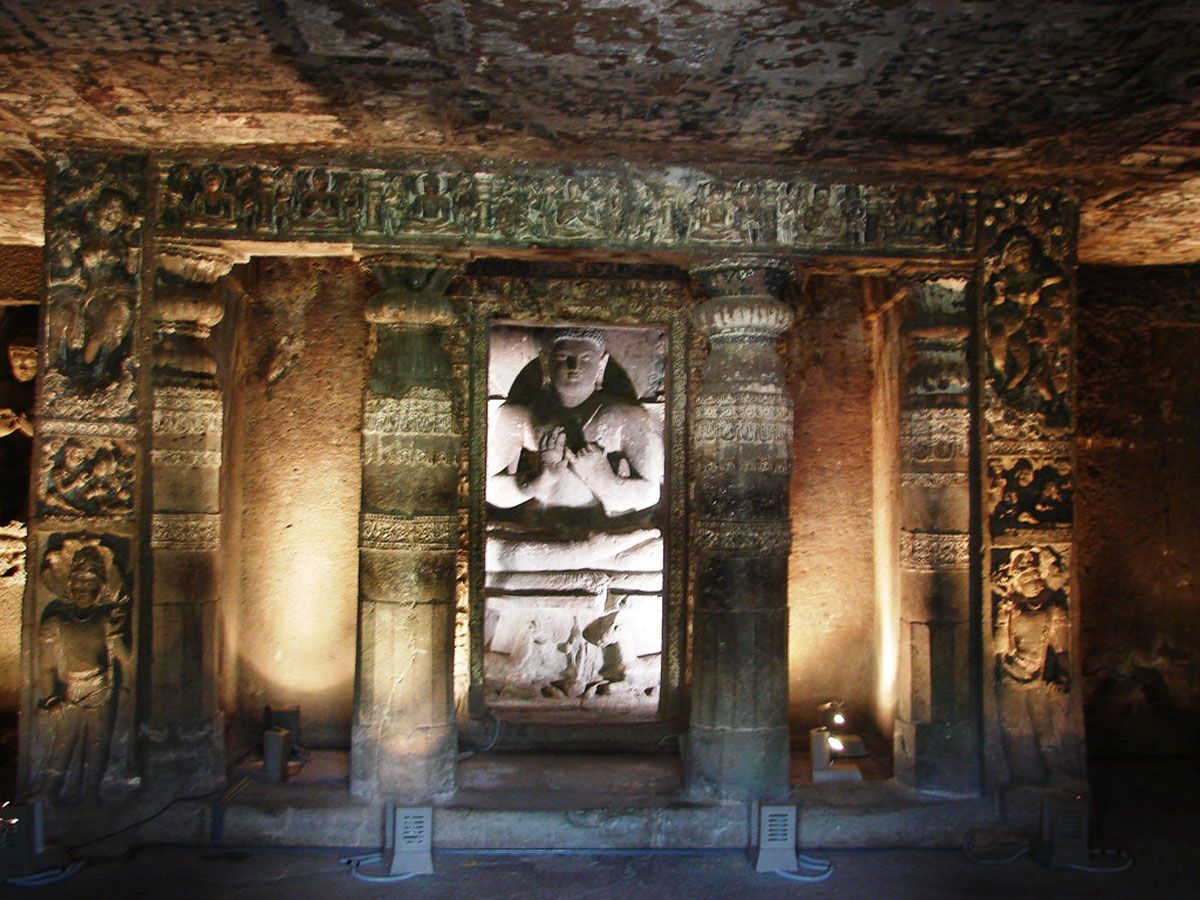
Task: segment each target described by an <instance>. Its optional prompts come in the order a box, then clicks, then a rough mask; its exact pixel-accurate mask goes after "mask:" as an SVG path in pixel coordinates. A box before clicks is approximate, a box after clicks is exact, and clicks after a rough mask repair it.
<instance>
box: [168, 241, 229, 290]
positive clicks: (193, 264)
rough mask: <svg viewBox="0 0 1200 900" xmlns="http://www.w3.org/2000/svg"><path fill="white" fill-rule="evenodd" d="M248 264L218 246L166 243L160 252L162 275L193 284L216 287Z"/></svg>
mask: <svg viewBox="0 0 1200 900" xmlns="http://www.w3.org/2000/svg"><path fill="white" fill-rule="evenodd" d="M245 261H246V258H245V257H242V256H239V255H238V254H236V253H234V252H232V251H230V250H228V249H226V248H225V247H220V246H218V245H216V244H191V243H176V242H164V243H162V244H160V245H159V248H158V268H159V271H160V272H161V273H165V274H167V275H169V276H174V277H175V278H177V279H180V280H182V281H185V282H188V283H191V284H214V283H216V281H217V280H218V279H220V278H222V277H223V276H225V275H228V274H229V273H230V271H232V269H233V267H234V266H235V265H237V264H238V263H241V262H245Z"/></svg>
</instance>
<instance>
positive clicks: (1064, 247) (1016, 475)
mask: <svg viewBox="0 0 1200 900" xmlns="http://www.w3.org/2000/svg"><path fill="white" fill-rule="evenodd" d="M980 215H981V217H982V219H981V228H980V242H981V247H982V250H983V257H982V260H981V264H980V272H979V291H980V304H979V315H980V334H981V338H982V339H981V347H980V353H979V378H980V388H981V389H980V413H981V427H980V441H981V452H980V457H981V459H980V467H981V473H980V475H981V483H982V498H981V501H982V502H981V504H980V505H981V508H982V510H981V512H982V520H983V559H982V561H981V562H982V571H983V582H984V584H983V597H982V599H983V613H984V616H983V618H984V623H985V629H984V639H983V646H984V683H985V691H984V695H985V700H986V702H987V703H988V707H989V709H990V710H991V711H992V712H993V713H994V721H993V723H992V725H991V727H990V728H989V732H988V738H989V744H988V750H989V755H990V758H991V760H992V761H993V762H994V765H993V767H992V769H993V772H992V781H993V782H995V783H999V784H1005V783H1007V784H1012V785H1042V786H1065V787H1070V788H1071V789H1075V786H1076V785H1078V783H1079V782H1080V781H1081V780H1082V779H1083V778H1084V777H1085V754H1084V736H1083V700H1082V690H1081V688H1082V684H1081V678H1080V661H1079V652H1078V646H1079V623H1078V606H1079V605H1078V603H1077V601H1076V598H1075V597H1073V578H1072V541H1073V533H1074V529H1073V520H1074V510H1073V505H1072V493H1073V480H1072V471H1073V457H1074V437H1075V417H1074V410H1073V405H1074V390H1073V378H1074V359H1073V357H1074V329H1073V319H1074V295H1075V287H1074V271H1073V269H1074V255H1075V236H1076V230H1077V223H1078V215H1079V211H1078V206H1077V204H1076V203H1075V201H1074V200H1073V199H1071V198H1070V197H1067V196H1066V195H1064V194H1061V193H1059V192H1056V191H1041V192H1034V191H1021V192H1013V193H1010V194H999V195H995V196H992V197H990V198H987V199H986V202H984V203H982V204H981V210H980Z"/></svg>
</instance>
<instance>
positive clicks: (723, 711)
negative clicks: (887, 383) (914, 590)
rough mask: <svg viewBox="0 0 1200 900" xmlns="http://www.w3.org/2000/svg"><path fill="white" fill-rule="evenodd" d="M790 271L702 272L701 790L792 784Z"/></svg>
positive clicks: (697, 546) (763, 263)
mask: <svg viewBox="0 0 1200 900" xmlns="http://www.w3.org/2000/svg"><path fill="white" fill-rule="evenodd" d="M791 271H792V270H791V266H790V265H788V264H787V263H783V262H780V261H776V260H757V259H751V260H730V261H725V262H719V263H715V264H713V265H709V266H704V267H702V268H700V269H697V270H696V271H695V272H694V274H695V275H696V277H697V278H699V280H700V282H701V284H702V286H703V287H704V289H705V292H706V294H707V295H708V296H707V299H705V300H704V301H703V302H701V303H700V304H699V306H698V307H697V309H696V314H695V317H696V322H697V324H698V326H699V328H700V329H701V331H702V332H703V333H704V334H705V335H707V337H708V339H709V353H708V356H707V358H706V360H705V362H704V367H703V370H702V373H701V378H700V385H699V388H698V391H697V393H696V395H695V401H694V405H693V415H692V456H691V466H692V483H693V485H694V491H695V493H694V497H693V511H694V515H695V522H694V533H693V543H692V549H693V553H692V558H693V560H694V570H693V571H694V588H693V592H694V620H693V629H692V634H693V641H694V643H693V652H692V706H691V721H690V725H689V730H688V745H687V755H686V778H687V783H688V787H689V789H690V790H691V791H692V792H694V793H696V794H699V795H711V796H722V797H731V798H737V799H755V798H768V797H775V796H781V795H784V794H786V793H787V792H788V789H789V779H788V766H789V731H788V719H787V714H788V705H787V688H788V684H787V558H788V551H789V548H790V544H791V530H790V525H789V521H788V509H789V504H788V485H789V479H790V473H791V451H792V400H791V395H790V393H789V391H788V388H787V385H786V379H785V372H784V364H783V360H782V358H781V357H780V355H779V353H778V350H777V347H776V345H777V342H778V339H779V337H780V335H781V334H782V333H783V332H784V331H785V330H786V329H787V328H788V327H789V326H790V325H791V322H792V312H791V309H790V308H789V307H788V306H787V305H785V304H784V303H782V302H780V301H779V299H778V294H779V290H780V288H781V287H782V285H783V284H784V282H785V281H786V280H787V279H788V278H789V277H790V276H791Z"/></svg>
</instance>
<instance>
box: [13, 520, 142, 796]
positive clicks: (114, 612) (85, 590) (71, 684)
mask: <svg viewBox="0 0 1200 900" xmlns="http://www.w3.org/2000/svg"><path fill="white" fill-rule="evenodd" d="M127 567H128V544H127V542H125V541H123V540H120V539H116V538H109V537H97V536H91V535H84V534H76V535H69V536H63V537H56V538H52V539H51V540H50V542H49V543H48V545H47V550H46V552H45V554H44V555H43V557H42V564H41V570H40V572H39V581H40V588H41V591H42V592H44V594H49V595H50V597H51V598H52V599H50V600H49V602H47V603H45V604H44V605H43V606H42V607H41V612H40V614H39V616H38V623H37V630H36V647H35V679H36V681H35V697H36V708H37V715H38V721H37V726H36V727H37V736H36V740H37V746H38V751H39V757H40V758H39V759H38V761H37V765H35V766H34V768H33V772H34V784H33V789H34V790H35V791H36V792H38V793H41V794H44V795H46V796H47V797H49V798H50V799H52V800H54V801H56V802H60V803H78V802H82V801H85V800H98V799H100V800H113V801H115V800H119V799H120V798H121V797H122V796H123V795H124V794H125V793H126V792H128V791H129V790H131V789H132V788H135V787H136V786H137V784H138V778H137V776H136V774H134V772H133V770H132V765H131V751H132V746H131V742H132V739H133V735H132V729H131V722H132V704H131V698H132V685H133V674H134V673H133V665H134V661H133V650H132V643H131V630H130V629H131V623H130V613H131V607H132V604H131V602H130V590H129V577H128V575H127V574H126V572H127V571H128V569H127Z"/></svg>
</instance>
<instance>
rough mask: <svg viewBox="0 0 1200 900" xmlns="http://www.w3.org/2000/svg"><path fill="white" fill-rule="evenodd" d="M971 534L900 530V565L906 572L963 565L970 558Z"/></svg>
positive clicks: (935, 569) (935, 570)
mask: <svg viewBox="0 0 1200 900" xmlns="http://www.w3.org/2000/svg"><path fill="white" fill-rule="evenodd" d="M970 546H971V536H970V535H968V534H962V533H959V532H933V531H905V530H902V531H901V532H900V568H902V569H905V570H907V571H909V572H938V571H944V570H946V569H965V568H967V567H968V566H969V565H970V562H971V552H970Z"/></svg>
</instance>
